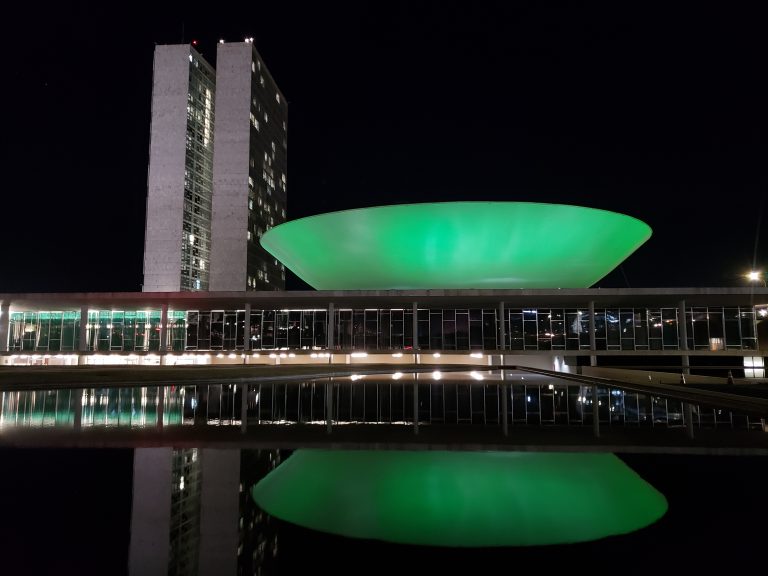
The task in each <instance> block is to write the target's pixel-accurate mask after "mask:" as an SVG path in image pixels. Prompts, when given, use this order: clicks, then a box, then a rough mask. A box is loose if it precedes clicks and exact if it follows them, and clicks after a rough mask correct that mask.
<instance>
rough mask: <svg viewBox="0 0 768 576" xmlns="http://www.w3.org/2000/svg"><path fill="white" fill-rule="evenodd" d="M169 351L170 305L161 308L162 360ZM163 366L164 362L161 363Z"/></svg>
mask: <svg viewBox="0 0 768 576" xmlns="http://www.w3.org/2000/svg"><path fill="white" fill-rule="evenodd" d="M167 351H168V304H163V305H162V306H161V307H160V354H161V358H162V356H164V355H165V353H166V352H167ZM161 364H164V362H162V361H161Z"/></svg>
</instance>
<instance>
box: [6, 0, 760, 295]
mask: <svg viewBox="0 0 768 576" xmlns="http://www.w3.org/2000/svg"><path fill="white" fill-rule="evenodd" d="M157 4H160V3H157ZM328 4H331V3H310V4H309V5H308V6H307V5H305V3H298V2H295V3H294V2H275V1H270V2H249V3H247V4H243V3H242V2H240V3H233V4H231V5H229V4H226V3H216V4H215V5H216V6H217V7H216V8H211V5H210V4H209V5H208V6H206V7H203V6H199V7H196V6H195V5H194V4H190V3H184V4H178V7H177V9H173V7H172V5H171V4H166V3H163V5H164V7H163V8H162V12H159V13H158V12H157V11H156V10H157V9H154V10H151V9H149V8H142V7H140V6H134V5H133V4H122V7H121V8H119V7H118V5H115V4H113V3H92V4H89V3H77V2H74V3H73V2H59V3H55V4H52V5H51V6H49V7H44V6H43V7H39V6H38V5H37V4H35V12H34V13H30V14H27V15H26V16H22V17H18V20H14V21H11V20H9V21H8V22H7V23H6V28H9V29H11V30H9V31H10V40H9V41H10V42H11V44H12V45H11V46H9V47H8V48H10V50H9V52H8V53H9V54H10V57H9V58H8V61H7V64H8V65H9V68H10V74H9V75H7V76H6V80H7V83H6V84H5V85H6V87H7V88H8V90H7V91H6V95H7V96H10V102H11V105H10V106H9V107H8V108H7V109H6V116H7V117H6V126H10V138H8V139H7V140H6V146H7V147H6V152H5V154H4V156H5V159H6V163H5V170H4V172H5V173H6V174H10V178H6V180H5V182H4V186H3V189H2V195H1V196H0V202H2V204H0V214H2V215H3V216H4V217H3V223H2V226H0V243H1V245H2V247H3V250H2V260H0V262H2V264H0V292H5V291H80V290H83V291H112V290H115V291H120V290H126V291H133V290H139V289H140V286H141V282H142V252H143V241H144V219H145V201H146V178H147V157H148V148H149V128H150V100H151V88H152V54H153V49H154V45H155V44H156V43H158V44H164V43H179V42H181V41H182V38H183V40H184V41H186V42H188V41H191V40H192V39H197V40H198V42H199V48H200V50H201V51H202V53H203V55H204V56H205V57H206V58H208V59H209V60H211V61H212V62H213V61H215V52H216V46H215V43H216V41H217V40H218V39H219V38H224V39H226V40H231V41H242V39H243V38H244V37H245V36H253V37H254V38H255V41H256V46H257V48H258V50H259V52H260V53H261V55H262V57H263V58H264V60H265V62H266V63H267V65H268V67H269V69H270V71H271V72H272V75H273V76H274V77H275V79H276V80H277V82H278V84H279V86H280V87H281V89H282V91H283V93H284V94H285V95H286V97H287V98H288V101H289V121H288V131H289V137H288V140H289V141H288V164H289V169H288V217H289V218H290V219H295V218H299V217H303V216H308V215H312V214H318V213H321V212H327V211H331V210H338V209H345V208H355V207H362V206H373V205H381V204H394V203H404V202H429V201H442V200H517V201H536V202H561V203H571V204H578V205H582V206H590V207H595V208H604V209H608V210H616V211H620V212H624V213H627V214H630V215H632V216H635V217H638V218H640V219H642V220H644V221H646V222H647V223H648V224H649V225H650V226H651V227H652V228H653V230H654V234H653V236H652V237H651V239H650V240H649V241H648V242H647V243H646V244H645V245H644V246H642V247H641V248H640V249H639V250H638V251H637V252H636V253H635V254H634V255H632V256H630V258H629V259H628V260H627V261H626V262H625V263H624V264H623V265H622V267H621V268H620V269H617V270H616V271H614V272H613V273H611V274H610V275H609V276H607V277H606V278H605V279H603V280H602V281H600V282H599V283H598V286H602V287H609V286H617V287H623V286H627V285H629V286H631V287H643V286H646V287H659V286H740V285H742V286H743V285H746V281H745V280H744V279H743V277H742V274H743V273H744V272H746V271H747V270H748V269H750V268H751V267H752V266H753V261H754V260H755V259H756V265H757V266H758V267H761V266H762V267H763V268H765V267H766V266H768V223H766V221H768V215H766V212H768V202H766V199H765V197H766V195H768V170H767V169H766V168H768V166H766V160H767V159H768V145H767V136H766V129H767V128H768V120H767V116H768V113H767V112H766V110H767V108H768V107H767V106H766V102H768V93H767V90H766V87H765V86H766V83H765V82H764V79H765V69H766V67H765V57H766V54H768V46H767V45H766V44H767V42H766V39H765V38H766V36H765V34H764V30H763V29H762V23H763V22H764V21H763V20H762V18H761V16H762V15H761V14H760V13H758V12H757V11H755V12H749V11H747V10H744V9H743V8H732V7H730V5H721V6H719V7H718V8H717V10H714V9H709V8H701V7H695V8H690V9H689V8H673V7H670V6H668V5H666V4H660V5H659V6H649V5H647V4H645V3H638V4H633V5H631V6H628V5H626V3H606V4H605V5H602V6H598V5H596V4H590V5H589V6H588V7H584V6H570V7H553V6H547V5H544V4H543V3H534V4H532V5H526V4H524V3H518V2H499V3H480V2H424V3H421V2H394V1H390V2H381V3H372V4H370V5H369V4H367V3H350V4H349V5H344V4H331V5H328ZM5 133H6V134H8V131H7V130H6V131H5ZM761 222H762V226H761ZM759 230H760V231H761V233H760V234H759V241H756V239H757V237H758V231H759ZM301 286H302V285H301V283H300V282H298V281H296V280H295V278H289V285H288V287H289V288H299V287H301Z"/></svg>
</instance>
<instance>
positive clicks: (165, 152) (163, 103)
mask: <svg viewBox="0 0 768 576" xmlns="http://www.w3.org/2000/svg"><path fill="white" fill-rule="evenodd" d="M189 56H190V48H189V46H187V45H179V46H156V47H155V61H154V79H153V85H152V125H151V132H150V145H149V176H148V179H147V221H146V233H145V238H144V284H143V288H142V290H143V291H144V292H175V291H178V290H179V288H180V283H181V242H182V214H183V210H184V162H185V156H186V133H187V96H188V93H189Z"/></svg>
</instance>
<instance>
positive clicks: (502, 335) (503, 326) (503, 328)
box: [498, 302, 507, 364]
mask: <svg viewBox="0 0 768 576" xmlns="http://www.w3.org/2000/svg"><path fill="white" fill-rule="evenodd" d="M504 319H505V314H504V302H499V344H498V348H499V350H505V349H506V348H507V323H506V322H505V321H504ZM503 363H504V362H502V364H503Z"/></svg>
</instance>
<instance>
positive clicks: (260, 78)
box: [190, 56, 264, 86]
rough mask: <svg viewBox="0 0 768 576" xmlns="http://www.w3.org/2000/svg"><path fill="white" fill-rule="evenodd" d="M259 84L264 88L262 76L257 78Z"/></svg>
mask: <svg viewBox="0 0 768 576" xmlns="http://www.w3.org/2000/svg"><path fill="white" fill-rule="evenodd" d="M190 58H191V56H190ZM259 84H261V85H262V86H264V76H259Z"/></svg>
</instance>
